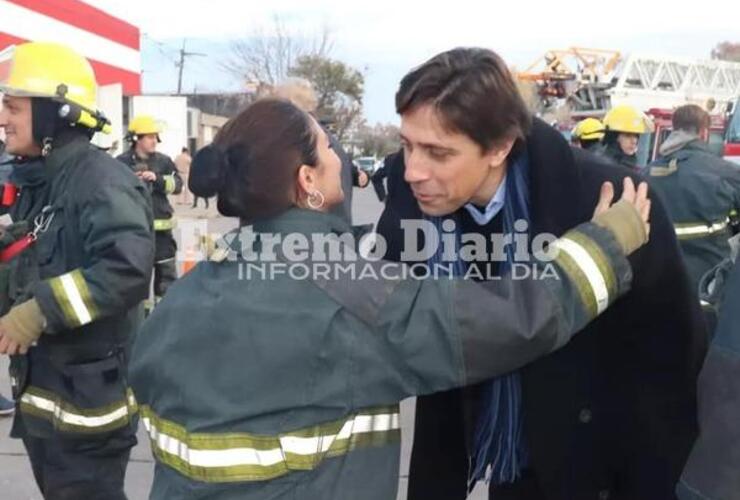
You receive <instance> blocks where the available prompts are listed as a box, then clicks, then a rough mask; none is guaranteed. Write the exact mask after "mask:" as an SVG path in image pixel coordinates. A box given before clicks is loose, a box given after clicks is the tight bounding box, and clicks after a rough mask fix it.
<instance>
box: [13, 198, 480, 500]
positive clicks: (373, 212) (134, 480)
mask: <svg viewBox="0 0 740 500" xmlns="http://www.w3.org/2000/svg"><path fill="white" fill-rule="evenodd" d="M199 203H200V205H199V207H198V208H196V209H192V208H190V207H189V206H185V205H177V204H174V206H175V208H176V213H177V217H178V221H179V223H180V226H181V227H187V225H188V224H198V223H200V224H206V225H207V228H206V230H207V231H208V232H209V233H210V234H223V233H224V232H226V231H229V230H230V229H232V228H234V227H236V225H237V221H236V220H235V219H228V218H224V217H220V216H219V215H218V212H217V211H216V207H215V205H216V203H215V202H214V200H212V203H211V204H210V207H209V209H207V210H206V209H205V208H204V207H203V204H202V201H200V202H199ZM382 208H383V206H382V204H381V203H380V202H379V201H378V199H377V198H376V195H375V192H374V191H373V189H372V187H368V188H367V189H362V190H361V189H357V188H355V190H354V197H353V219H354V221H353V222H354V223H355V224H368V223H375V222H377V220H378V217H379V216H380V212H381V211H382ZM176 233H177V231H176ZM176 236H178V239H180V234H176ZM181 248H182V245H181ZM7 368H8V358H7V356H0V393H2V394H3V395H5V396H9V393H10V381H9V378H8V370H7ZM11 421H12V419H10V418H0V500H43V498H42V496H41V494H40V493H39V491H38V489H37V487H36V483H35V482H34V479H33V475H32V473H31V467H30V465H29V462H28V457H27V456H26V454H25V450H24V449H23V445H22V443H21V442H20V441H19V440H15V439H10V438H9V437H8V436H9V433H10V423H11ZM413 424H414V400H413V399H409V400H406V401H404V402H402V404H401V427H402V436H403V440H402V445H401V471H400V473H401V474H400V476H401V479H400V482H399V492H398V499H397V500H405V499H406V482H407V478H408V461H409V457H410V454H411V438H412V436H413ZM138 437H139V444H138V445H137V446H136V447H135V448H134V450H133V452H132V455H131V461H130V463H129V466H128V473H127V476H126V494H127V495H128V497H129V500H146V498H147V496H148V492H149V487H150V485H151V482H152V475H153V468H154V464H153V460H152V455H151V451H150V448H149V442H148V439H147V437H146V435H145V434H144V432H143V428H140V429H139V434H138ZM485 498H487V497H486V494H485V493H484V488H483V487H482V486H480V485H479V486H478V488H476V489H475V491H473V493H472V494H471V495H470V496H469V497H468V500H484V499H485ZM81 500H84V499H81ZM317 500H319V499H317ZM347 500H351V499H347Z"/></svg>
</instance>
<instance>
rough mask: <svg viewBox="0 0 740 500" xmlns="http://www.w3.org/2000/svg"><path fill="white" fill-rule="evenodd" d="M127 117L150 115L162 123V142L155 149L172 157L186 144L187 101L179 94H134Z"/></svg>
mask: <svg viewBox="0 0 740 500" xmlns="http://www.w3.org/2000/svg"><path fill="white" fill-rule="evenodd" d="M131 107H132V109H131V110H130V113H129V119H131V118H133V117H135V116H136V115H151V116H153V117H154V119H155V120H157V121H159V122H160V123H161V124H162V129H163V130H162V133H161V134H160V137H161V139H162V143H161V144H160V145H159V147H158V148H157V150H158V151H159V152H160V153H164V154H166V155H169V156H170V157H172V158H174V157H175V156H177V155H178V154H180V151H181V150H182V148H183V147H186V146H187V145H188V115H187V113H188V103H187V98H185V97H180V96H147V95H143V96H135V97H133V98H132V99H131Z"/></svg>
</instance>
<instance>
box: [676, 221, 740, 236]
mask: <svg viewBox="0 0 740 500" xmlns="http://www.w3.org/2000/svg"><path fill="white" fill-rule="evenodd" d="M729 225H730V219H729V218H727V219H725V220H723V221H719V222H715V223H713V224H707V223H703V222H695V223H677V224H674V225H673V227H674V229H675V230H676V237H677V238H678V239H679V240H691V239H694V238H703V237H705V236H710V235H713V234H715V233H719V232H721V231H724V230H726V229H727V228H728V226H729Z"/></svg>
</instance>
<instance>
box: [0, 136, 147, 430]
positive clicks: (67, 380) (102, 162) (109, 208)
mask: <svg viewBox="0 0 740 500" xmlns="http://www.w3.org/2000/svg"><path fill="white" fill-rule="evenodd" d="M11 179H12V180H13V182H14V183H15V184H17V185H18V186H19V188H20V194H19V196H18V198H17V200H16V201H15V203H14V204H13V206H12V207H11V209H10V215H11V216H12V218H13V221H14V223H13V228H12V230H9V231H8V233H9V234H12V233H15V234H17V235H25V234H27V233H31V232H33V233H34V235H35V236H34V237H35V238H36V241H35V243H33V244H32V245H30V246H29V247H28V248H26V249H25V250H24V251H23V252H21V253H20V254H18V255H17V256H15V257H13V258H12V259H11V260H10V261H8V262H7V263H4V264H3V265H2V266H0V269H1V274H2V275H3V276H4V277H3V279H2V280H0V283H2V284H3V287H4V290H2V294H0V296H2V297H3V298H4V306H5V308H6V309H7V308H8V307H12V306H13V305H16V304H20V303H21V302H24V301H26V300H29V299H31V298H33V299H35V300H36V301H37V302H38V305H39V307H40V309H41V312H42V313H43V316H44V318H45V320H46V327H45V330H44V332H43V334H42V335H41V337H40V338H39V340H38V341H37V344H36V345H35V346H33V347H31V348H30V350H29V352H28V354H27V355H22V356H14V357H13V359H12V361H11V381H12V383H13V386H14V387H13V389H14V397H15V399H16V401H18V402H19V407H20V411H19V412H17V415H16V422H15V425H14V435H16V436H21V435H23V434H24V433H30V434H31V435H34V436H37V437H50V436H54V435H56V434H57V433H64V434H65V435H77V436H80V435H90V434H91V433H104V432H109V431H112V430H115V429H118V428H122V427H125V426H127V425H129V424H130V423H131V417H132V415H133V414H134V412H135V404H134V403H133V399H132V398H130V393H129V391H128V388H127V382H126V357H127V346H128V344H129V342H130V337H131V336H132V335H133V333H134V332H135V330H136V329H137V327H138V325H139V323H140V318H141V303H142V301H143V300H144V299H145V298H146V296H147V293H148V289H149V281H150V275H151V269H152V260H153V236H152V235H153V233H152V230H151V226H152V215H151V209H150V208H149V203H148V200H147V194H146V191H145V187H144V186H143V185H142V184H141V183H140V182H139V181H138V180H137V179H136V178H135V176H134V175H132V174H131V173H130V172H129V171H128V170H126V169H122V168H120V165H119V164H118V163H117V162H116V161H115V160H113V159H112V158H111V157H109V156H108V155H106V154H105V153H104V152H102V151H100V150H98V149H96V148H94V147H93V146H92V145H90V143H89V140H88V138H87V137H86V136H84V135H81V134H78V133H68V134H65V135H64V136H62V137H60V138H58V139H56V140H55V144H54V149H53V150H52V152H51V153H50V155H49V156H47V157H46V158H45V159H43V160H42V159H38V160H31V161H28V162H26V163H22V164H16V165H15V166H14V170H13V173H12V175H11ZM5 312H6V311H3V314H4V313H5Z"/></svg>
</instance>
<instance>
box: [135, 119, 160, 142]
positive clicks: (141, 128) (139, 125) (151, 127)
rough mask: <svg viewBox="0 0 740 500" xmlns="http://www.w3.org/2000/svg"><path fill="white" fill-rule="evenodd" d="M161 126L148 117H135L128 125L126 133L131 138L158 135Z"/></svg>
mask: <svg viewBox="0 0 740 500" xmlns="http://www.w3.org/2000/svg"><path fill="white" fill-rule="evenodd" d="M161 132H162V126H161V125H160V124H159V123H158V122H157V120H155V119H154V117H153V116H150V115H137V116H135V117H134V118H133V119H132V120H131V123H129V124H128V133H129V134H130V135H131V136H132V137H135V136H139V135H149V134H157V136H159V134H160V133H161Z"/></svg>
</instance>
